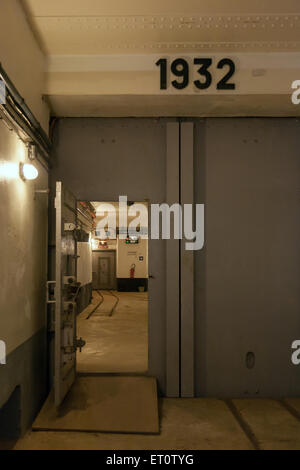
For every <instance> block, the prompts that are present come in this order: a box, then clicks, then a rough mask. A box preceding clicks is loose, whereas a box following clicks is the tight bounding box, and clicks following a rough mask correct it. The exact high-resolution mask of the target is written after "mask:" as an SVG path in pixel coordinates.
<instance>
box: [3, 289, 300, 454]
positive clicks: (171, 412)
mask: <svg viewBox="0 0 300 470" xmlns="http://www.w3.org/2000/svg"><path fill="white" fill-rule="evenodd" d="M104 295H105V302H104V303H103V304H102V306H101V307H100V309H99V310H98V311H97V312H95V314H94V315H93V316H92V317H91V318H90V319H89V320H86V318H87V316H88V314H89V312H90V311H91V309H92V307H88V309H87V310H86V311H85V312H83V313H82V314H81V315H80V316H79V319H78V335H79V336H82V337H83V338H84V339H85V340H86V341H87V346H86V347H85V348H84V349H83V352H82V353H81V354H78V369H79V371H81V372H87V373H89V372H121V373H124V372H129V373H131V372H141V373H142V372H144V371H145V370H146V369H147V355H148V344H147V310H148V302H147V294H145V293H141V294H140V293H119V294H118V295H119V297H120V302H119V305H118V307H117V309H116V311H115V312H114V314H113V316H112V317H109V316H108V312H109V310H110V307H111V306H113V304H114V298H113V297H112V296H110V295H109V293H106V294H104ZM96 299H97V297H96V296H95V298H94V300H93V303H94V305H95V304H96ZM159 408H160V434H159V435H143V434H138V435H137V434H112V433H84V432H83V433H82V432H81V433H80V432H29V433H28V434H27V435H26V436H25V437H24V438H23V439H20V440H19V441H18V442H17V443H16V444H15V445H14V446H13V447H14V448H15V449H16V450H21V449H33V450H35V449H36V450H39V449H45V450H46V449H50V450H51V449H53V450H54V449H55V450H56V449H58V450H59V449H66V450H68V449H70V450H72V449H96V450H97V449H105V450H122V449H123V450H126V449H128V450H133V449H137V450H142V449H146V450H155V449H157V450H160V449H161V450H162V449H174V450H176V449H178V450H180V449H186V450H195V449H215V450H218V449H236V450H238V449H276V450H277V449H297V450H300V398H293V399H286V400H280V401H279V400H268V399H241V400H238V399H235V400H217V399H213V398H211V399H206V398H194V399H175V398H163V399H160V400H159ZM11 446H12V444H11ZM0 448H1V443H0Z"/></svg>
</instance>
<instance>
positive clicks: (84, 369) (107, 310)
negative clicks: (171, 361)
mask: <svg viewBox="0 0 300 470" xmlns="http://www.w3.org/2000/svg"><path fill="white" fill-rule="evenodd" d="M134 204H143V205H144V206H145V207H146V208H147V209H148V204H147V203H146V202H142V203H138V202H137V203H134V202H128V203H127V209H126V220H127V222H128V225H130V223H131V222H132V221H133V220H134V219H135V216H133V215H130V214H131V213H132V211H130V208H131V207H132V206H133V205H134ZM77 210H78V214H77V220H78V226H79V228H80V233H81V236H80V240H81V241H78V242H77V256H78V260H77V280H78V282H80V284H81V288H80V290H81V295H80V296H79V297H78V301H77V304H78V312H77V313H78V315H77V338H82V339H83V340H84V341H85V346H84V347H83V348H82V349H81V351H80V350H78V352H77V358H76V360H77V372H79V373H83V374H85V373H87V374H91V373H92V374H93V373H95V374H98V373H109V374H128V373H129V374H141V375H145V374H146V373H147V371H148V239H147V238H145V237H143V236H142V234H144V233H145V231H146V232H147V230H148V221H147V227H140V225H139V226H138V227H137V231H138V232H139V233H140V235H136V236H133V235H131V234H130V233H128V230H127V226H126V234H124V228H123V227H122V226H121V225H122V224H121V222H120V221H121V217H120V212H119V203H118V202H105V203H103V202H101V201H100V202H99V201H98V202H95V201H88V202H86V201H80V202H78V204H77ZM113 215H115V222H116V225H115V231H114V233H109V234H108V237H109V238H108V237H104V236H103V233H104V232H103V231H102V232H101V230H100V229H99V226H101V224H102V226H103V227H104V230H108V224H107V225H104V219H105V220H111V217H112V216H113ZM143 225H145V223H143Z"/></svg>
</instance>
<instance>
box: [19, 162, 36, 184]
mask: <svg viewBox="0 0 300 470" xmlns="http://www.w3.org/2000/svg"><path fill="white" fill-rule="evenodd" d="M38 175H39V172H38V170H37V169H36V168H35V166H33V165H32V164H31V163H22V162H21V163H20V177H21V178H22V180H23V181H27V180H35V179H36V178H37V177H38Z"/></svg>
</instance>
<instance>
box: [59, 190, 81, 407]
mask: <svg viewBox="0 0 300 470" xmlns="http://www.w3.org/2000/svg"><path fill="white" fill-rule="evenodd" d="M55 209H56V304H55V372H54V392H55V405H56V406H59V405H60V404H61V402H62V401H63V399H64V397H65V396H66V394H67V392H68V391H69V390H70V388H71V386H72V384H73V382H74V380H75V376H76V303H75V300H74V299H75V295H76V294H74V291H76V288H77V287H78V286H77V282H76V281H77V279H76V273H77V243H76V227H77V201H76V198H75V197H74V196H73V194H72V193H71V192H70V191H68V190H67V189H66V188H64V186H63V184H62V183H61V182H57V183H56V198H55Z"/></svg>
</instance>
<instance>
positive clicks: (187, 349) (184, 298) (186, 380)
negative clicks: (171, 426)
mask: <svg viewBox="0 0 300 470" xmlns="http://www.w3.org/2000/svg"><path fill="white" fill-rule="evenodd" d="M180 127H181V139H180V158H181V161H180V168H181V175H180V178H181V180H180V183H181V184H180V193H181V201H180V202H181V205H182V208H183V209H184V204H193V203H194V176H193V175H194V123H192V122H183V123H181V125H180ZM183 232H184V231H183ZM185 243H186V240H185V235H184V233H183V238H182V241H181V255H180V264H181V272H180V277H181V279H180V283H181V306H180V310H181V320H180V326H181V328H180V329H181V332H180V334H181V338H180V339H181V347H180V351H181V359H180V368H181V396H182V397H193V396H194V394H195V387H194V375H195V374H194V252H193V251H187V250H186V249H185Z"/></svg>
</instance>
